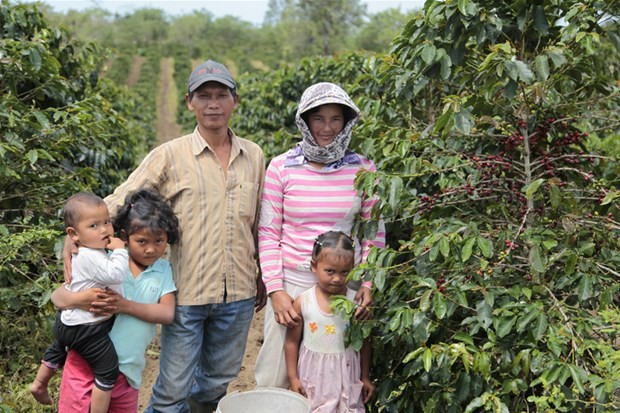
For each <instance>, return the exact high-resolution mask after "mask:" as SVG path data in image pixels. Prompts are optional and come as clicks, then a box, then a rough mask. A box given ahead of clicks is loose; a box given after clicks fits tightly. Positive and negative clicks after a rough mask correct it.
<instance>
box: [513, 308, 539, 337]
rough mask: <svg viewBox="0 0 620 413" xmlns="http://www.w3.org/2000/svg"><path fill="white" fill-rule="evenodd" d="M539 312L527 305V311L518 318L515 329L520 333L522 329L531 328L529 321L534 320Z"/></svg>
mask: <svg viewBox="0 0 620 413" xmlns="http://www.w3.org/2000/svg"><path fill="white" fill-rule="evenodd" d="M539 313H540V312H539V311H538V310H537V309H536V308H534V307H529V312H528V313H527V314H525V315H524V316H522V317H520V318H519V323H518V324H517V331H518V332H519V333H521V332H523V330H526V329H529V328H531V325H530V323H531V322H532V320H534V318H536V316H537V315H538V314H539Z"/></svg>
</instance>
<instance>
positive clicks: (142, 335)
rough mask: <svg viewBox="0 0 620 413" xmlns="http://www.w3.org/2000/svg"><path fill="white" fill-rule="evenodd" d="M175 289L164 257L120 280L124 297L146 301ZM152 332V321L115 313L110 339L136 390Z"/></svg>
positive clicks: (149, 301)
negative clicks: (137, 273) (122, 280)
mask: <svg viewBox="0 0 620 413" xmlns="http://www.w3.org/2000/svg"><path fill="white" fill-rule="evenodd" d="M176 290H177V288H176V286H175V285H174V280H173V279H172V267H171V266H170V262H168V261H167V260H164V259H159V260H157V261H155V262H154V263H153V265H151V266H150V267H148V268H147V269H146V270H144V271H143V272H142V273H141V274H140V275H138V277H136V278H135V279H134V278H133V276H132V275H131V273H130V274H128V276H127V278H125V282H124V283H123V293H124V296H125V298H126V299H128V300H131V301H136V302H138V303H145V304H156V303H158V302H159V299H160V298H161V297H162V296H164V295H166V294H168V293H171V292H174V291H176ZM155 332H156V325H155V324H153V323H147V322H146V321H142V320H140V319H138V318H135V317H132V316H130V315H127V314H118V315H117V316H116V320H114V327H112V331H110V338H111V339H112V342H113V343H114V347H115V348H116V353H117V354H118V364H119V368H120V370H121V372H122V373H123V374H124V375H125V377H127V381H128V382H129V384H130V385H131V387H133V388H135V389H139V388H140V385H141V384H142V370H144V366H145V364H146V357H145V355H144V353H145V352H146V349H147V347H148V346H149V344H150V343H151V341H153V338H154V337H155Z"/></svg>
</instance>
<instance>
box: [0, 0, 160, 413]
mask: <svg viewBox="0 0 620 413" xmlns="http://www.w3.org/2000/svg"><path fill="white" fill-rule="evenodd" d="M105 58H106V52H105V50H102V49H101V48H99V47H98V46H97V45H95V44H82V43H80V42H78V41H76V40H73V39H71V37H70V35H69V33H67V32H66V31H65V30H64V29H62V28H60V27H52V26H50V25H49V24H48V23H47V21H46V20H45V19H44V18H43V16H42V14H41V13H40V11H39V10H38V9H37V8H36V7H35V6H33V5H13V4H10V3H9V2H7V1H5V0H3V1H2V2H1V3H0V62H1V63H0V94H1V95H2V99H0V131H1V135H2V138H1V139H0V235H1V236H0V312H1V313H2V317H1V318H0V343H1V344H2V346H1V347H2V350H1V353H0V367H1V369H0V370H1V371H2V373H1V374H0V388H2V389H3V391H2V396H0V410H2V411H5V410H4V409H8V408H9V407H13V408H15V404H13V403H11V402H9V401H7V400H6V398H8V397H9V396H13V395H14V393H15V392H13V391H10V390H7V389H8V388H10V387H11V385H13V386H16V385H17V384H18V383H19V382H20V380H21V379H22V378H23V377H27V374H28V373H31V372H33V371H35V370H34V368H33V366H36V365H37V364H38V360H39V357H40V355H41V352H42V351H43V350H44V348H43V346H45V345H46V343H48V342H49V340H50V339H51V327H50V325H49V323H50V321H51V320H52V319H53V317H51V316H52V315H53V313H54V309H53V308H52V306H51V304H47V305H46V303H47V302H48V300H49V296H50V293H51V290H52V288H53V286H54V283H56V282H60V281H61V280H62V270H61V266H60V261H59V260H58V257H57V256H56V254H55V251H54V247H55V246H58V245H59V244H60V243H62V241H63V240H64V237H63V231H62V220H61V217H60V210H61V208H62V204H63V203H64V201H65V200H66V199H67V198H68V197H69V196H71V195H72V194H73V193H75V192H77V191H80V190H91V191H95V192H97V193H99V194H100V195H105V194H107V193H109V192H110V191H111V190H112V189H113V188H114V187H116V185H118V183H119V182H120V181H121V180H122V179H123V178H124V176H126V175H127V173H128V171H130V170H131V169H133V167H134V165H135V163H136V158H138V157H140V156H141V155H142V154H143V153H144V152H145V151H146V150H147V149H148V145H149V144H150V142H149V140H148V139H147V136H149V133H145V132H144V131H145V130H153V129H152V128H151V127H150V121H152V119H153V114H151V113H141V112H138V108H140V105H139V99H138V98H136V97H135V96H133V95H131V94H130V93H129V92H128V91H127V90H126V89H121V88H118V87H116V86H114V85H113V84H112V83H111V82H110V81H107V80H101V79H100V78H99V70H100V69H101V67H102V64H103V62H104V59H105ZM149 120H150V121H149ZM153 135H154V133H153ZM127 148H131V150H127ZM24 337H29V338H30V340H24V339H23V338H24ZM3 399H4V400H3ZM5 403H6V404H5ZM24 409H25V408H23V409H22V408H19V409H17V410H18V411H25V410H24ZM27 410H28V411H31V410H30V409H27ZM7 411H10V410H7Z"/></svg>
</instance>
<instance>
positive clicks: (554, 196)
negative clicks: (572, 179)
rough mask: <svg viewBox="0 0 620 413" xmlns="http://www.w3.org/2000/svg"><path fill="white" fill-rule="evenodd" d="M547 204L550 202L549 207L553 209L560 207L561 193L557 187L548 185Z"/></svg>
mask: <svg viewBox="0 0 620 413" xmlns="http://www.w3.org/2000/svg"><path fill="white" fill-rule="evenodd" d="M549 202H551V207H552V208H555V209H557V208H558V207H559V206H560V205H562V192H561V191H560V188H558V186H557V185H554V184H549Z"/></svg>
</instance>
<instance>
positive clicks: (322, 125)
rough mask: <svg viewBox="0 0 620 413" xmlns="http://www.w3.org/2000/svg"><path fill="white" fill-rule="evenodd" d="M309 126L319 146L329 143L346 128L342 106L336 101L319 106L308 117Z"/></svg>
mask: <svg viewBox="0 0 620 413" xmlns="http://www.w3.org/2000/svg"><path fill="white" fill-rule="evenodd" d="M308 128H309V129H310V133H311V134H312V136H313V137H314V139H315V140H316V143H317V144H318V145H319V146H327V145H329V144H330V143H332V142H333V141H334V139H335V138H336V136H337V135H338V134H339V133H340V132H341V131H342V129H343V128H344V111H343V109H342V106H340V105H338V104H336V103H328V104H326V105H321V106H319V107H318V110H317V111H315V112H314V113H312V114H311V115H310V116H309V117H308Z"/></svg>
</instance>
